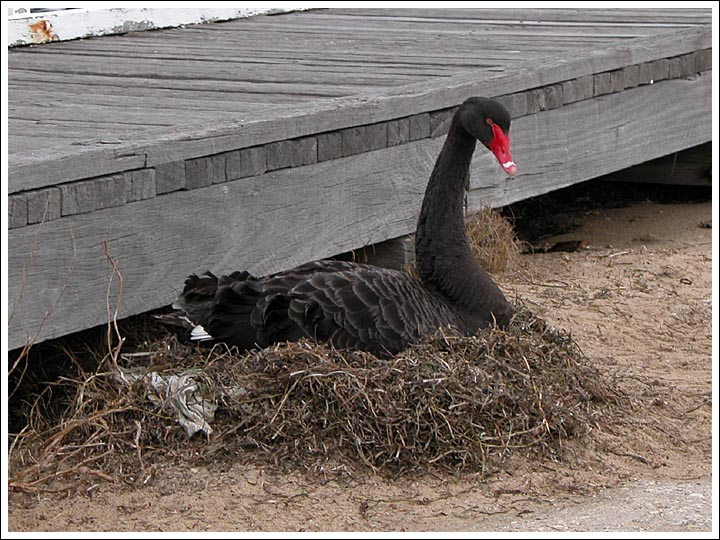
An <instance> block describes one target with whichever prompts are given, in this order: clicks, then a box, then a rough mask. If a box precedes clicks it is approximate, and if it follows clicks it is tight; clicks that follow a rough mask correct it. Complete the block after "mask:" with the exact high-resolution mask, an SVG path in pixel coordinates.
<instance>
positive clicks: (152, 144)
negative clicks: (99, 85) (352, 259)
mask: <svg viewBox="0 0 720 540" xmlns="http://www.w3.org/2000/svg"><path fill="white" fill-rule="evenodd" d="M710 34H711V32H710V29H709V28H699V29H689V30H683V31H682V32H669V33H667V34H663V35H660V36H656V37H653V38H647V39H642V40H634V41H633V42H632V43H633V45H632V47H629V46H626V45H622V46H615V47H608V48H603V49H599V50H597V51H592V52H591V53H587V51H575V52H573V53H570V54H568V55H565V56H564V57H563V58H557V59H548V60H547V62H544V63H543V65H542V69H540V70H538V62H537V60H534V61H532V62H526V63H524V65H522V66H521V67H518V68H517V69H513V70H512V72H505V73H503V72H494V73H488V72H477V71H476V72H468V73H463V74H461V75H457V76H454V77H450V78H443V79H442V80H437V81H430V82H427V83H421V84H414V85H408V86H403V87H402V88H397V89H390V90H385V91H383V93H382V95H378V94H377V93H376V94H371V95H370V96H363V97H362V98H359V97H345V98H341V99H337V100H333V101H323V100H317V101H313V102H312V103H307V104H304V105H291V106H280V107H277V108H276V109H274V110H270V111H269V112H268V114H266V115H264V116H263V117H260V118H255V119H253V120H250V121H247V122H242V123H240V122H239V121H237V120H231V121H229V122H228V121H225V122H217V123H215V124H214V125H213V126H212V127H209V128H204V129H203V128H201V129H192V128H191V129H188V128H170V129H168V131H167V132H166V133H165V134H164V135H163V136H158V137H154V136H153V137H149V136H147V135H140V136H138V137H137V139H136V141H134V142H132V143H126V144H123V145H119V148H118V150H117V151H118V152H119V153H120V154H121V155H123V156H125V155H130V156H133V157H135V156H142V157H143V158H144V157H145V156H147V158H148V160H147V165H150V166H153V165H156V164H160V163H167V162H173V161H179V160H182V159H188V158H195V157H200V156H203V155H208V154H209V153H216V152H224V151H231V150H235V149H237V148H242V147H246V146H255V145H258V144H264V143H266V142H274V141H277V140H281V139H283V138H286V137H289V138H298V137H302V136H307V135H310V134H313V133H316V132H318V131H321V132H322V131H333V130H336V129H340V128H345V127H352V126H356V125H360V124H370V123H374V122H378V121H383V120H388V119H393V118H397V117H405V116H412V115H413V114H419V113H423V112H427V111H429V110H434V109H441V108H446V107H448V106H453V105H457V104H458V103H459V102H461V101H462V100H463V99H464V98H465V97H467V96H469V95H477V94H485V95H503V94H511V93H514V92H518V91H521V90H523V89H524V88H528V87H535V86H543V85H545V84H552V83H555V82H559V81H563V80H568V79H571V78H576V77H579V76H582V75H587V74H589V73H593V72H597V71H606V70H608V69H621V68H623V67H625V66H626V65H631V64H635V63H639V62H644V61H646V60H653V59H657V58H658V57H659V56H667V55H679V54H685V53H687V52H691V51H693V50H696V49H698V48H708V47H710ZM446 85H447V87H446ZM58 153H61V152H56V153H55V156H56V155H57V154H58ZM55 156H53V155H52V154H51V155H50V156H48V157H49V160H48V161H47V162H45V161H44V160H43V162H42V163H40V164H38V162H37V160H36V159H33V156H27V155H13V156H12V159H11V163H10V179H11V182H10V184H11V186H10V191H11V192H14V191H20V190H23V189H31V188H35V187H43V186H47V185H52V184H54V183H59V182H66V181H72V180H76V179H81V178H86V177H89V176H96V175H101V174H107V173H113V172H117V171H119V170H122V169H118V168H115V165H119V163H118V162H117V161H116V160H115V159H111V160H107V158H105V159H102V158H100V159H99V156H97V155H92V157H90V155H89V154H88V157H90V159H92V163H84V158H83V156H82V155H80V156H77V157H76V156H74V155H73V156H71V161H72V162H73V164H72V166H71V167H67V166H63V165H64V164H65V163H67V161H68V160H67V158H68V156H62V158H61V159H65V162H63V163H59V161H61V160H58V159H57V158H56V157H55ZM108 161H109V162H108ZM140 166H145V164H143V165H140ZM88 171H92V173H91V174H88ZM96 171H100V172H99V173H96Z"/></svg>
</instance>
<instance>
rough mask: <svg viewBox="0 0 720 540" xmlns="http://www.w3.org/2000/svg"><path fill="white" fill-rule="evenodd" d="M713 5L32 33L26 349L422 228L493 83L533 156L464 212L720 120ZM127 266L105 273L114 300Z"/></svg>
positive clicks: (520, 154)
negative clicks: (212, 276)
mask: <svg viewBox="0 0 720 540" xmlns="http://www.w3.org/2000/svg"><path fill="white" fill-rule="evenodd" d="M711 30H712V29H711V11H710V10H709V9H705V10H702V9H694V10H693V9H689V10H688V9H673V10H671V9H666V10H653V9H644V10H640V9H608V10H578V9H572V10H570V9H552V10H549V9H535V10H533V9H521V10H516V9H487V10H465V9H391V10H390V9H389V10H384V9H361V10H352V9H330V10H316V11H307V12H300V13H287V14H282V15H273V16H259V17H254V18H250V19H239V20H236V21H229V22H223V23H212V24H205V25H194V26H188V27H185V28H176V29H169V30H159V31H149V32H138V33H131V34H126V35H122V36H106V37H99V38H93V39H87V40H78V41H70V42H62V43H51V44H46V45H39V46H28V47H18V48H13V49H10V50H9V54H8V59H9V66H8V80H9V82H8V90H9V108H8V124H9V125H8V128H9V132H8V133H9V136H8V146H9V149H8V152H9V156H8V158H9V188H8V193H9V201H8V203H9V204H8V208H9V227H10V228H9V231H8V232H7V234H8V264H9V302H10V305H9V314H10V321H9V346H10V347H11V348H14V347H18V346H22V345H23V344H25V343H26V342H27V341H28V340H36V341H41V340H44V339H48V338H52V337H56V336H60V335H64V334H67V333H69V332H72V331H76V330H80V329H84V328H88V327H91V326H94V325H97V324H103V323H104V322H106V321H107V306H106V296H107V292H108V283H109V281H110V275H111V267H110V264H109V262H108V258H107V257H106V255H105V247H106V248H107V252H108V254H109V255H110V256H111V257H112V258H113V260H114V261H116V262H117V264H118V268H119V271H120V273H121V274H122V277H123V292H122V299H121V302H120V308H119V315H120V316H121V317H124V316H127V315H131V314H136V313H140V312H143V311H147V310H150V309H154V308H157V307H161V306H164V305H167V304H169V303H170V302H171V301H172V300H173V299H174V297H175V295H176V294H177V290H178V288H179V287H181V285H182V281H183V279H184V278H185V276H186V275H187V274H189V273H191V272H194V271H201V270H205V269H210V270H213V271H215V272H228V271H232V270H236V269H247V270H249V271H251V272H253V273H257V274H263V273H267V272H273V271H278V270H281V269H284V268H288V267H291V266H294V265H296V264H299V263H302V262H305V261H308V260H312V259H316V258H319V257H326V256H332V255H335V254H338V253H341V252H344V251H347V250H349V249H356V248H359V247H362V246H364V245H369V244H374V243H377V242H381V241H383V240H386V239H389V238H394V237H398V236H401V235H405V234H407V233H409V232H412V231H413V229H414V226H415V221H416V219H417V214H418V212H419V207H420V201H421V198H422V193H423V190H424V187H425V182H426V181H427V178H428V175H429V172H430V169H431V168H432V163H433V161H434V159H435V156H436V155H437V152H438V151H439V148H440V146H441V144H442V140H443V135H444V134H445V132H446V129H447V122H448V119H449V118H450V116H451V115H452V112H453V110H454V107H456V106H457V105H458V104H459V103H461V102H462V101H463V100H464V99H465V98H467V97H469V96H472V95H485V96H491V97H497V98H499V99H501V100H502V101H504V102H505V104H506V105H507V106H508V108H509V109H510V111H511V113H512V114H513V118H514V120H513V128H512V143H513V155H514V158H515V161H516V162H517V163H518V166H519V167H520V172H521V174H519V175H518V176H517V177H516V178H515V179H512V180H507V179H505V178H503V175H502V172H501V171H500V170H499V168H498V167H497V166H495V165H494V164H493V163H492V159H491V157H490V156H487V155H484V154H483V153H482V152H479V153H478V155H477V156H476V158H475V161H474V164H473V170H472V177H471V191H470V192H469V196H468V205H469V209H470V210H471V211H472V210H477V209H479V208H480V207H481V206H482V205H483V204H489V205H493V206H501V205H505V204H509V203H511V202H514V201H517V200H520V199H523V198H526V197H531V196H534V195H538V194H541V193H545V192H547V191H551V190H554V189H558V188H560V187H564V186H567V185H569V184H572V183H576V182H581V181H584V180H587V179H589V178H593V177H596V176H599V175H602V174H606V173H609V172H612V171H615V170H619V169H622V168H625V167H628V166H631V165H635V164H637V163H642V162H644V161H647V160H650V159H653V158H657V157H659V156H662V155H666V154H669V153H672V152H675V151H678V150H682V149H685V148H690V147H693V146H697V145H699V144H702V143H705V142H708V141H710V140H711V116H712V115H711V71H710V70H711V65H712V39H711V33H712V32H711ZM117 293H118V290H117V281H116V280H115V281H114V282H113V284H112V286H111V288H110V298H111V299H116V296H117Z"/></svg>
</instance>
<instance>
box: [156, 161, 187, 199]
mask: <svg viewBox="0 0 720 540" xmlns="http://www.w3.org/2000/svg"><path fill="white" fill-rule="evenodd" d="M185 185H186V184H185V162H184V161H173V162H170V163H162V164H160V165H156V166H155V191H156V193H157V194H158V195H161V194H163V193H169V192H171V191H177V190H179V189H185Z"/></svg>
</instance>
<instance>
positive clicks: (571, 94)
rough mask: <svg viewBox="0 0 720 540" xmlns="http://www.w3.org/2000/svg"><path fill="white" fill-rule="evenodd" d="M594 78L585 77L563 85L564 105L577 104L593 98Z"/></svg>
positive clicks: (591, 76) (590, 76)
mask: <svg viewBox="0 0 720 540" xmlns="http://www.w3.org/2000/svg"><path fill="white" fill-rule="evenodd" d="M593 89H594V76H593V75H585V76H583V77H578V78H576V79H572V80H569V81H564V82H563V83H562V92H563V103H564V104H567V103H575V102H576V101H582V100H584V99H590V98H591V97H593Z"/></svg>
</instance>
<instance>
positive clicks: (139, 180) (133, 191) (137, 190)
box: [99, 161, 225, 208]
mask: <svg viewBox="0 0 720 540" xmlns="http://www.w3.org/2000/svg"><path fill="white" fill-rule="evenodd" d="M223 163H224V161H223ZM125 176H126V177H127V189H128V191H127V202H134V201H143V200H145V199H150V198H152V197H155V195H156V194H157V189H156V187H155V169H141V170H139V171H129V172H127V173H125ZM224 180H225V178H224V171H223V178H222V180H219V181H220V182H222V181H224ZM213 183H215V179H214V178H213ZM99 208H100V207H99ZM102 208H104V207H102Z"/></svg>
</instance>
